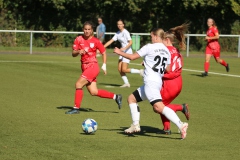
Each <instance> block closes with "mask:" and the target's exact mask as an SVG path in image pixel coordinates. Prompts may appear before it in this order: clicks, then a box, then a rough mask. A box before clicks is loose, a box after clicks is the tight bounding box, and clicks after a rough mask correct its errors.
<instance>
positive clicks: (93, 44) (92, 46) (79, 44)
mask: <svg viewBox="0 0 240 160" xmlns="http://www.w3.org/2000/svg"><path fill="white" fill-rule="evenodd" d="M72 49H73V50H81V49H83V50H85V52H86V53H85V54H84V55H81V62H82V63H97V59H96V51H97V50H99V51H100V53H103V52H105V48H104V46H103V44H102V43H101V42H100V41H99V40H98V39H97V38H96V37H92V38H91V39H88V40H86V39H84V38H83V36H78V37H77V38H76V39H75V40H74V43H73V47H72Z"/></svg>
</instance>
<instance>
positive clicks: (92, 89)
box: [87, 81, 122, 109]
mask: <svg viewBox="0 0 240 160" xmlns="http://www.w3.org/2000/svg"><path fill="white" fill-rule="evenodd" d="M87 89H88V91H89V93H90V94H91V95H92V96H98V97H101V98H107V99H114V100H115V101H116V103H117V104H118V108H119V109H121V107H122V95H121V94H115V93H113V92H109V91H107V90H103V89H98V88H97V83H96V81H93V82H92V83H89V84H87Z"/></svg>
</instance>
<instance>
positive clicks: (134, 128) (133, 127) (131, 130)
mask: <svg viewBox="0 0 240 160" xmlns="http://www.w3.org/2000/svg"><path fill="white" fill-rule="evenodd" d="M140 131H141V128H140V125H139V124H136V125H134V124H131V127H130V128H128V129H125V131H124V132H125V133H135V132H140Z"/></svg>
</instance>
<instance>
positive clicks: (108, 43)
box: [104, 39, 114, 48]
mask: <svg viewBox="0 0 240 160" xmlns="http://www.w3.org/2000/svg"><path fill="white" fill-rule="evenodd" d="M113 41H114V40H113V39H110V40H109V41H108V42H107V43H105V44H104V47H105V48H107V47H108V46H109V45H110V44H112V43H113Z"/></svg>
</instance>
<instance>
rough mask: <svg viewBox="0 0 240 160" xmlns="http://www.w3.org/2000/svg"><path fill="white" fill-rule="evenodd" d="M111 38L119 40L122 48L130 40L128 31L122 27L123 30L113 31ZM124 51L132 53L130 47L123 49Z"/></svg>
mask: <svg viewBox="0 0 240 160" xmlns="http://www.w3.org/2000/svg"><path fill="white" fill-rule="evenodd" d="M112 40H114V41H119V42H120V43H121V46H122V48H124V47H126V46H127V45H128V44H129V42H128V41H130V40H132V38H131V36H130V33H129V32H128V31H127V30H126V29H123V31H122V32H121V31H118V32H117V33H115V35H114V36H113V38H112ZM124 52H125V53H132V47H129V48H128V49H127V50H125V51H124Z"/></svg>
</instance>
